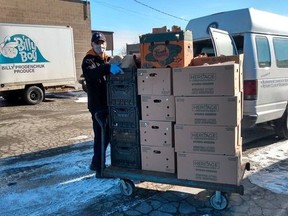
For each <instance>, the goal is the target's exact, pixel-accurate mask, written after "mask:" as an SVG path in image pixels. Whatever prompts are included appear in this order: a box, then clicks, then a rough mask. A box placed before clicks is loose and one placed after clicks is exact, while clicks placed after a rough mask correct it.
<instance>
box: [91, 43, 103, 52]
mask: <svg viewBox="0 0 288 216" xmlns="http://www.w3.org/2000/svg"><path fill="white" fill-rule="evenodd" d="M92 47H93V50H94V51H95V52H96V53H98V54H101V53H104V52H105V51H106V42H104V43H102V44H96V43H94V42H92Z"/></svg>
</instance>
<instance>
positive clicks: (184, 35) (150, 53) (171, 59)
mask: <svg viewBox="0 0 288 216" xmlns="http://www.w3.org/2000/svg"><path fill="white" fill-rule="evenodd" d="M140 53H141V68H154V67H156V68H158V67H172V68H174V67H185V66H188V65H189V63H190V62H191V60H192V59H193V41H192V32H191V31H180V32H164V33H157V34H153V33H152V34H151V33H150V34H145V35H142V36H140Z"/></svg>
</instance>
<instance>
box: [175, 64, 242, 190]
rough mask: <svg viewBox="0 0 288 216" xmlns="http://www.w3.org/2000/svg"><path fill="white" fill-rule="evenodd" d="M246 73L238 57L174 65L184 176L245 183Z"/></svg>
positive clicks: (180, 170)
mask: <svg viewBox="0 0 288 216" xmlns="http://www.w3.org/2000/svg"><path fill="white" fill-rule="evenodd" d="M238 62H239V61H238ZM241 77H242V70H241V64H240V65H239V64H237V63H223V64H218V65H213V66H195V67H185V68H174V69H173V92H174V96H175V102H176V124H175V151H176V152H177V177H178V178H179V179H188V180H195V181H205V182H214V183H223V184H232V185H239V184H240V180H241V177H242V176H241V173H242V170H241V167H242V166H241V165H242V162H241V160H242V159H241V156H242V154H241V153H242V138H241V119H242V78H241Z"/></svg>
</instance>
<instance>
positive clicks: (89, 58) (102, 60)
mask: <svg viewBox="0 0 288 216" xmlns="http://www.w3.org/2000/svg"><path fill="white" fill-rule="evenodd" d="M91 46H92V49H90V50H89V51H88V52H87V54H86V56H85V57H84V59H83V62H82V71H83V75H84V78H85V81H86V87H87V95H88V109H89V111H90V113H91V115H92V122H93V131H94V155H93V157H92V162H91V164H90V169H91V170H94V171H96V177H98V176H100V175H99V174H100V171H101V127H100V125H99V123H98V121H97V119H96V116H95V115H96V114H97V116H98V117H99V118H100V120H101V122H103V123H106V126H107V127H106V136H105V151H106V148H107V145H108V143H109V128H108V124H107V114H108V107H107V89H106V76H108V75H109V74H110V73H112V74H117V73H120V72H122V70H121V68H120V67H119V66H118V65H116V64H109V63H108V58H109V57H108V56H107V54H106V53H105V51H106V38H105V36H104V35H103V34H102V33H100V32H96V33H94V34H93V36H92V39H91ZM104 160H105V159H104ZM104 165H105V164H104Z"/></svg>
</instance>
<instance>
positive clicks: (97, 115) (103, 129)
mask: <svg viewBox="0 0 288 216" xmlns="http://www.w3.org/2000/svg"><path fill="white" fill-rule="evenodd" d="M107 115H108V110H101V111H98V112H96V113H95V119H96V120H97V122H98V124H99V125H100V127H101V169H100V177H101V178H102V177H103V172H104V167H105V157H106V151H105V141H106V124H107V118H101V116H106V117H107ZM102 120H105V122H103V121H102Z"/></svg>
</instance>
